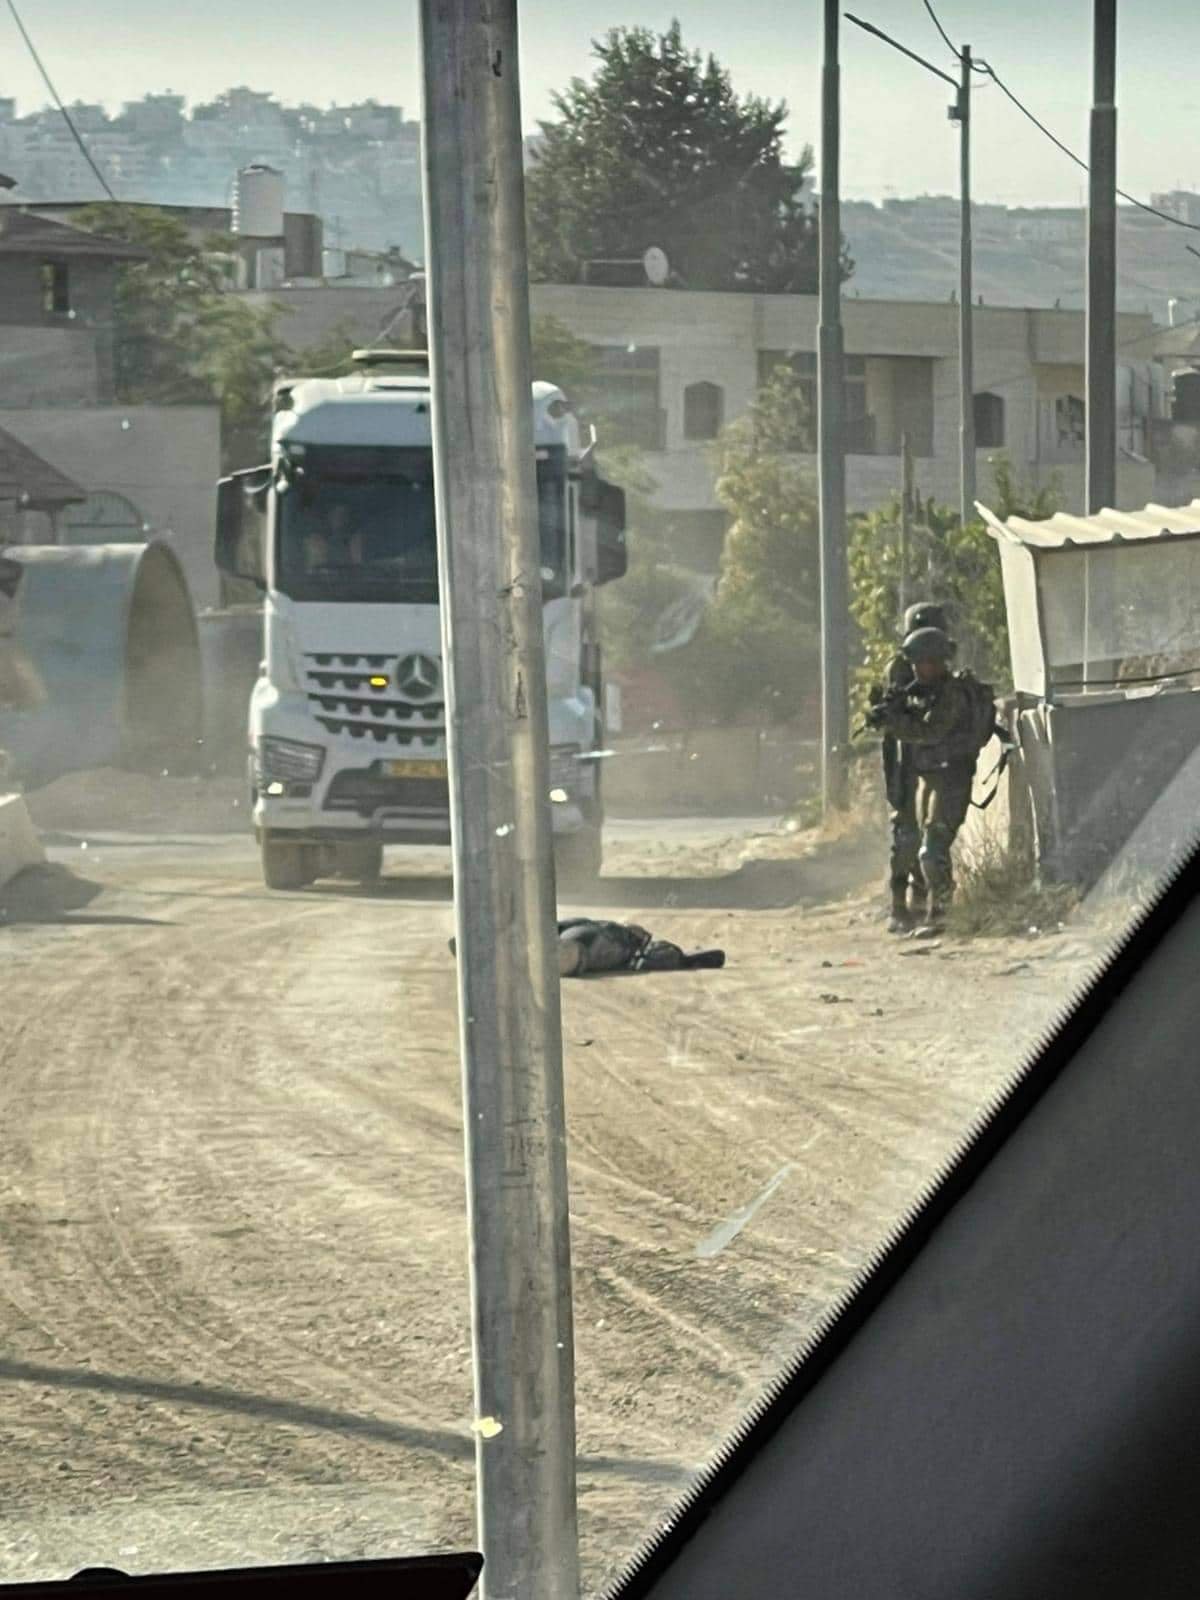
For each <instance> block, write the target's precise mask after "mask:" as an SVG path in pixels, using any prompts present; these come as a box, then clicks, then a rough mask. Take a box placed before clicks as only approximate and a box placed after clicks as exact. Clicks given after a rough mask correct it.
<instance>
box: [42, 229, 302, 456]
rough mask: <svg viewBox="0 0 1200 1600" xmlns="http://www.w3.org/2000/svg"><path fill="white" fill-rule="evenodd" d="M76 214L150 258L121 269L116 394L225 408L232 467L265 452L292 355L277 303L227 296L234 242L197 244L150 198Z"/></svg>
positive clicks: (225, 448) (225, 444)
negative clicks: (275, 384)
mask: <svg viewBox="0 0 1200 1600" xmlns="http://www.w3.org/2000/svg"><path fill="white" fill-rule="evenodd" d="M74 220H75V223H76V225H77V226H79V227H82V228H88V229H91V230H92V231H94V232H96V233H103V234H106V235H107V236H108V237H109V238H113V239H123V240H126V241H127V242H129V243H131V244H136V245H140V246H141V247H142V248H143V249H145V250H147V251H148V252H149V259H148V260H146V261H144V262H138V263H136V264H132V265H129V266H126V267H124V268H123V269H122V270H121V273H120V276H119V279H118V284H117V294H116V342H115V366H116V385H117V394H118V395H119V397H120V398H121V399H122V400H127V401H129V402H130V403H131V404H135V405H138V404H141V405H187V404H192V405H203V404H212V403H216V404H218V405H219V406H220V407H221V442H222V457H223V461H224V464H225V466H226V467H227V468H232V467H238V466H251V465H253V464H254V461H255V460H256V459H260V458H261V455H262V452H263V450H264V448H265V441H266V433H267V404H266V401H267V395H268V393H269V389H270V382H271V377H272V375H273V373H274V371H275V370H276V368H277V366H278V365H280V364H281V362H282V360H283V357H284V356H285V354H286V346H285V345H284V343H283V341H282V339H281V338H280V336H279V333H278V331H277V327H276V324H277V321H278V311H277V310H276V308H275V307H267V308H260V307H256V306H250V305H248V304H247V303H246V302H245V301H244V300H241V299H238V298H235V297H234V296H231V295H228V294H227V293H226V292H225V291H226V289H227V288H228V287H229V278H228V268H227V265H226V263H225V262H224V261H222V259H221V255H222V253H224V252H227V251H228V250H229V249H230V248H231V244H232V241H230V240H227V239H224V238H222V237H221V236H217V235H214V236H213V237H211V238H209V239H206V240H205V241H204V242H203V243H197V241H195V240H194V239H193V238H192V237H191V236H190V235H189V233H188V231H187V229H186V228H185V227H184V225H183V224H182V223H181V222H178V221H176V219H175V218H174V217H171V216H168V215H167V214H166V213H164V212H161V211H156V210H153V209H151V208H149V207H140V206H139V207H137V208H134V207H130V206H122V205H112V204H99V205H94V206H88V207H87V208H86V209H85V210H83V211H81V212H79V213H78V214H77V215H76V217H75V219H74Z"/></svg>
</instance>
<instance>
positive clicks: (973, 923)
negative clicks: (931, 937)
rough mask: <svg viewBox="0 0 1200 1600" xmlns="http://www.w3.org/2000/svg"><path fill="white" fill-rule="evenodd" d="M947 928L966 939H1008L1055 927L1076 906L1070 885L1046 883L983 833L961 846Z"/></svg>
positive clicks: (1075, 891) (1075, 898) (1024, 861)
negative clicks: (952, 903)
mask: <svg viewBox="0 0 1200 1600" xmlns="http://www.w3.org/2000/svg"><path fill="white" fill-rule="evenodd" d="M955 878H956V882H957V888H956V892H955V896H954V907H953V910H952V911H951V914H950V922H949V931H950V932H951V933H956V934H958V935H960V936H961V937H964V938H1006V937H1011V936H1013V935H1015V934H1022V933H1030V932H1038V933H1041V932H1044V931H1045V930H1046V929H1050V928H1057V927H1059V926H1060V925H1061V924H1062V923H1064V922H1066V920H1067V918H1068V917H1070V916H1071V914H1072V913H1073V912H1074V911H1075V910H1076V909H1077V907H1078V905H1079V898H1080V897H1079V891H1078V890H1077V889H1076V888H1075V887H1074V886H1073V885H1071V884H1044V883H1041V882H1039V881H1038V879H1037V877H1036V875H1035V874H1033V873H1031V871H1030V868H1029V863H1028V861H1027V860H1026V859H1025V858H1023V857H1022V856H1021V855H1020V854H1018V853H1017V852H1015V851H1012V850H1010V849H1008V848H1006V847H1005V846H1004V845H1003V844H1001V843H1000V842H999V841H998V840H996V839H993V838H991V837H990V836H988V835H984V836H983V837H982V838H980V839H977V840H974V841H972V843H971V844H970V845H966V846H960V849H959V852H958V861H957V866H956V871H955Z"/></svg>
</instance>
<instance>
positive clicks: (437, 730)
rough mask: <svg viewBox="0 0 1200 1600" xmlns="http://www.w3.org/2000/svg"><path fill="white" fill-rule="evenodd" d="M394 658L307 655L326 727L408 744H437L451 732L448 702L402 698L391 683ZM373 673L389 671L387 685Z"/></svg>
mask: <svg viewBox="0 0 1200 1600" xmlns="http://www.w3.org/2000/svg"><path fill="white" fill-rule="evenodd" d="M395 664H396V663H395V657H393V656H380V655H370V656H367V655H331V654H328V653H323V654H320V655H306V656H305V658H304V677H305V690H306V693H307V696H308V703H309V706H310V708H311V710H312V713H313V715H314V717H315V718H316V719H317V721H318V722H319V723H320V724H321V726H322V727H323V728H324V729H325V731H326V732H327V733H333V734H343V733H344V734H348V735H349V737H350V738H351V739H362V740H364V741H369V742H371V743H372V744H377V745H391V746H394V747H396V748H399V749H403V750H413V749H417V750H432V749H436V748H437V747H438V745H440V744H441V743H442V742H443V740H444V739H445V737H446V707H445V703H444V702H443V701H441V700H434V701H428V700H426V701H421V702H420V703H417V702H415V701H411V700H403V699H401V698H400V697H399V696H398V695H397V694H396V693H395V691H394V689H392V687H391V671H392V669H393V668H394V666H395ZM373 677H386V678H387V679H388V687H386V688H374V687H372V684H371V679H372V678H373Z"/></svg>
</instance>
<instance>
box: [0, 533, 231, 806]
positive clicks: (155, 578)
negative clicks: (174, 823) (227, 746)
mask: <svg viewBox="0 0 1200 1600" xmlns="http://www.w3.org/2000/svg"><path fill="white" fill-rule="evenodd" d="M5 554H6V555H7V556H8V557H9V558H10V559H12V560H14V561H17V562H19V563H20V564H21V566H22V567H23V568H24V574H23V577H22V581H21V586H20V597H21V598H20V607H19V611H18V619H17V628H16V639H17V641H18V643H19V644H20V645H21V647H22V648H23V649H24V651H25V652H26V654H27V655H28V657H29V659H30V660H31V661H32V663H33V665H34V667H35V668H36V670H37V673H38V675H39V677H40V679H41V681H42V683H43V684H44V686H45V691H46V699H45V703H44V704H43V705H41V706H40V707H38V708H36V709H34V710H29V711H23V712H21V711H0V747H2V748H5V749H7V750H8V752H9V755H10V758H11V762H12V767H13V771H14V775H15V776H16V777H17V778H19V779H20V780H21V782H22V783H23V784H24V785H25V786H26V788H36V787H38V786H40V785H42V784H46V783H51V782H53V780H54V779H55V778H58V777H61V776H62V775H63V774H64V773H67V772H78V771H82V770H85V769H87V768H93V767H115V766H120V767H128V768H131V769H134V770H139V771H160V770H163V769H164V768H165V769H167V770H169V771H171V772H187V771H195V770H196V769H197V767H198V766H199V764H200V759H201V757H202V748H201V739H202V737H203V690H202V679H201V667H200V649H199V644H198V640H197V634H196V619H195V613H194V611H193V608H192V602H191V597H190V596H189V594H188V587H187V580H186V579H185V578H184V575H183V569H182V568H181V567H180V565H179V562H178V560H177V559H176V557H175V555H174V554H173V552H172V551H171V550H169V549H168V548H167V547H166V546H165V545H162V544H158V543H156V542H151V543H149V544H121V545H91V546H80V545H52V546H39V545H12V546H8V547H7V548H6V550H5Z"/></svg>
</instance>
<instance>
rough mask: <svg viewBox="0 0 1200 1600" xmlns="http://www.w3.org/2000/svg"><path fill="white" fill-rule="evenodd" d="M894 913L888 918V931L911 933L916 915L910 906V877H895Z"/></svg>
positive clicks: (893, 890)
mask: <svg viewBox="0 0 1200 1600" xmlns="http://www.w3.org/2000/svg"><path fill="white" fill-rule="evenodd" d="M891 890H892V914H891V916H890V917H889V918H888V925H887V931H888V932H889V933H911V932H912V928H913V922H914V920H915V919H914V917H913V914H912V912H911V911H910V910H909V908H908V879H907V878H900V879H895V878H894V879H893V880H892V884H891Z"/></svg>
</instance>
